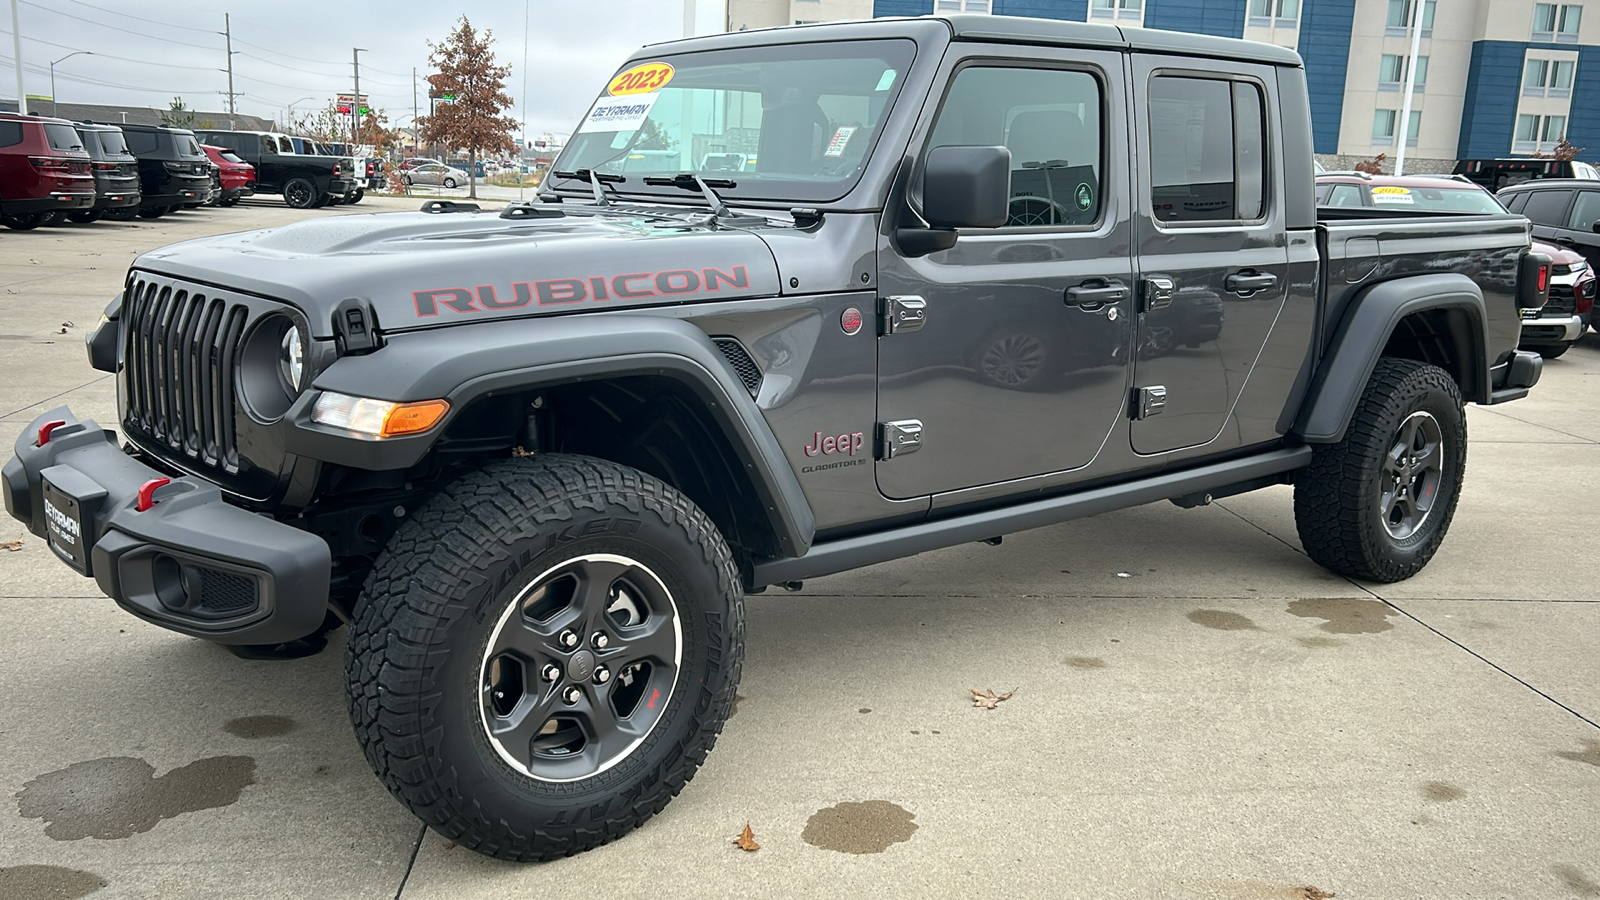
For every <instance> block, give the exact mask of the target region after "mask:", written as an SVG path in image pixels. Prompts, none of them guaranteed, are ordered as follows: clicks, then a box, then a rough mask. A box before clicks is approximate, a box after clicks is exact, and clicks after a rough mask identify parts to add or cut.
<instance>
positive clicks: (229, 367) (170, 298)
mask: <svg viewBox="0 0 1600 900" xmlns="http://www.w3.org/2000/svg"><path fill="white" fill-rule="evenodd" d="M248 318H249V311H248V309H247V308H246V307H245V306H244V305H243V304H241V303H238V302H237V301H230V300H226V299H223V298H221V297H217V296H211V295H208V293H207V289H206V288H204V287H201V286H198V285H196V286H189V287H185V286H183V285H180V284H171V283H166V284H164V283H158V282H154V281H150V280H147V279H145V278H142V277H137V276H136V277H135V279H134V280H133V282H132V284H131V286H130V287H129V288H128V291H127V293H126V294H125V295H124V299H123V304H122V322H123V326H122V327H123V331H122V334H123V341H124V344H123V365H124V375H125V377H126V380H127V385H126V392H127V404H128V405H127V413H126V414H125V415H124V417H123V424H124V425H125V426H127V427H128V428H130V429H133V430H136V431H139V432H141V433H143V434H144V435H147V436H149V437H150V438H151V439H153V440H155V441H157V442H160V443H161V444H164V445H165V446H166V447H168V448H169V449H171V450H173V451H175V452H177V453H181V454H183V455H184V456H187V457H189V458H190V459H192V460H195V461H196V462H199V463H201V464H203V465H207V466H213V467H218V468H222V469H224V470H226V471H229V472H237V471H238V468H239V453H238V442H237V435H236V434H235V432H234V420H233V415H234V402H233V397H234V381H235V376H234V367H235V364H236V362H237V359H238V354H239V343H240V339H241V338H242V337H243V335H244V328H245V324H246V319H248Z"/></svg>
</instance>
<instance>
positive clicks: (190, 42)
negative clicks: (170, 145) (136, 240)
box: [0, 0, 683, 139]
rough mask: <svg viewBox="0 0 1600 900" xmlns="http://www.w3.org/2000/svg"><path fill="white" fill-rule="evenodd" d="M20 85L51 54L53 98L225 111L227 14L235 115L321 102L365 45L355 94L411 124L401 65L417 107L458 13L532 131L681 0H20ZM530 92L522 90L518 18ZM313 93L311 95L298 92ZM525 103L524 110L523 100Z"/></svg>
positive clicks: (1, 56)
mask: <svg viewBox="0 0 1600 900" xmlns="http://www.w3.org/2000/svg"><path fill="white" fill-rule="evenodd" d="M7 7H8V4H0V27H3V29H4V36H3V40H0V63H3V66H0V97H13V96H15V94H16V86H15V85H16V75H15V70H14V69H13V67H12V55H11V54H12V41H11V19H10V11H9V9H8V8H7ZM18 8H19V16H20V21H21V27H20V31H21V33H22V58H23V63H24V71H23V78H24V82H23V84H24V87H25V89H26V92H27V93H28V94H30V95H41V96H48V95H49V94H50V75H49V68H48V67H49V64H50V62H51V61H52V60H61V58H62V57H64V56H66V55H67V54H68V53H71V52H72V51H74V50H88V51H91V52H92V53H93V54H95V55H93V56H74V57H72V58H71V59H66V60H62V61H61V62H59V63H58V64H57V65H56V93H57V94H59V98H58V99H59V100H60V101H61V102H63V103H112V104H122V105H130V106H154V107H165V106H166V105H167V104H168V103H169V102H170V101H171V100H172V98H173V97H174V96H181V97H183V99H184V103H185V104H186V105H188V106H189V107H190V108H192V109H199V110H216V111H223V110H226V109H227V105H226V104H227V101H226V98H225V97H224V96H223V95H224V94H225V93H226V91H227V88H228V81H227V75H226V74H225V73H224V72H222V71H219V70H221V69H223V68H224V67H225V65H226V61H225V59H226V52H225V50H224V48H223V38H222V34H221V32H222V28H223V14H224V13H227V14H229V15H230V16H231V17H232V29H233V49H234V61H233V84H234V91H235V92H237V93H240V94H242V96H240V97H239V98H238V100H237V101H236V103H237V109H238V111H239V112H242V113H249V114H251V115H258V116H263V117H268V118H278V119H282V118H283V117H284V110H285V107H287V106H289V105H291V104H293V106H294V109H295V112H296V113H297V114H300V113H304V112H307V111H309V110H311V109H313V108H316V107H320V106H324V105H326V104H327V103H328V102H329V101H330V100H332V99H333V96H334V95H335V94H337V93H339V92H348V91H349V90H350V88H351V75H352V73H351V65H350V56H351V53H350V49H351V48H352V47H365V48H367V51H366V52H363V53H362V54H361V92H362V93H364V94H366V95H367V97H368V100H369V103H371V105H373V106H374V107H377V108H379V109H382V110H384V111H385V112H386V113H387V114H388V117H389V123H390V125H409V124H410V116H411V114H412V101H411V98H412V90H411V87H412V79H411V69H412V67H413V66H415V67H416V69H417V75H418V77H419V82H418V83H419V87H418V90H417V97H418V103H419V104H420V105H421V111H422V114H423V115H426V114H427V110H428V99H427V85H426V84H425V83H422V82H421V81H420V78H421V76H424V75H426V74H428V72H430V71H431V69H430V68H429V67H428V46H427V41H429V40H433V41H435V42H439V41H442V40H443V39H444V38H445V36H446V35H447V34H448V33H449V31H450V30H451V29H452V28H453V27H454V25H455V22H456V20H457V18H458V17H459V16H460V15H462V14H465V15H466V16H467V18H468V19H469V20H470V21H471V22H472V26H473V27H474V28H476V29H479V30H483V29H490V30H492V31H493V32H494V50H495V53H496V55H497V56H498V57H499V58H500V61H501V62H502V63H504V64H507V65H510V66H511V77H510V78H509V79H507V82H508V83H507V93H509V94H510V95H511V96H512V98H513V99H514V100H516V102H517V108H515V109H512V110H510V111H509V112H510V115H512V116H513V117H516V118H519V119H520V118H521V117H522V116H523V114H524V112H526V115H527V129H528V136H529V137H530V138H535V139H536V138H538V137H539V135H541V134H543V133H545V132H552V133H556V134H564V133H566V132H570V131H571V130H572V128H573V126H574V124H575V123H576V122H577V120H578V118H579V117H580V116H582V115H583V114H584V112H585V111H586V110H587V109H588V108H589V103H590V101H592V100H593V99H594V97H595V95H596V94H598V93H599V91H600V90H601V88H602V87H604V85H605V81H606V79H607V77H609V76H610V75H611V73H612V72H614V71H615V70H616V67H617V64H618V63H620V62H621V61H622V60H623V58H624V57H626V56H627V55H628V54H629V53H631V52H633V51H634V50H635V49H637V48H638V47H639V46H641V45H643V44H647V43H653V42H656V41H662V40H671V39H674V38H677V37H680V36H682V33H683V5H682V3H681V2H679V0H390V2H387V3H381V4H380V3H372V2H368V0H344V2H337V0H336V2H327V0H254V2H235V0H216V2H207V0H138V2H129V0H19V7H18ZM525 11H528V12H529V13H530V14H529V15H528V18H527V19H526V21H527V22H528V28H527V56H526V59H527V66H526V76H527V96H526V100H525V101H524V97H523V76H524V66H523V59H524V56H523V34H524V31H523V24H524V21H525V19H524V14H525ZM307 98H310V99H307ZM523 106H526V109H525V110H524V109H523V108H522V107H523Z"/></svg>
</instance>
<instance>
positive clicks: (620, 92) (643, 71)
mask: <svg viewBox="0 0 1600 900" xmlns="http://www.w3.org/2000/svg"><path fill="white" fill-rule="evenodd" d="M671 80H672V66H669V65H667V64H666V63H664V62H656V63H645V64H644V65H642V66H634V67H633V68H631V69H629V70H627V71H626V72H622V73H620V74H618V75H617V77H615V78H613V79H611V83H610V84H608V85H606V93H608V94H610V95H611V96H613V97H622V96H626V95H628V94H648V93H650V92H651V91H659V90H661V89H662V88H664V87H666V86H667V82H669V81H671Z"/></svg>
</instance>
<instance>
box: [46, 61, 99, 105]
mask: <svg viewBox="0 0 1600 900" xmlns="http://www.w3.org/2000/svg"><path fill="white" fill-rule="evenodd" d="M79 55H82V56H93V55H94V51H93V50H74V51H72V52H71V53H68V54H67V55H66V56H63V57H61V58H60V59H58V60H56V61H55V62H53V63H51V64H50V114H51V115H52V116H54V115H59V114H60V112H61V101H60V100H58V99H56V63H58V62H66V61H67V60H69V59H71V58H73V57H74V56H79Z"/></svg>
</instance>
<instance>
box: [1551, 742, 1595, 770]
mask: <svg viewBox="0 0 1600 900" xmlns="http://www.w3.org/2000/svg"><path fill="white" fill-rule="evenodd" d="M1556 755H1557V756H1559V757H1561V758H1562V759H1570V760H1572V761H1573V762H1581V763H1588V764H1589V765H1591V766H1600V741H1591V740H1588V739H1587V738H1585V739H1584V742H1583V750H1582V752H1576V751H1572V750H1557V751H1556Z"/></svg>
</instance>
